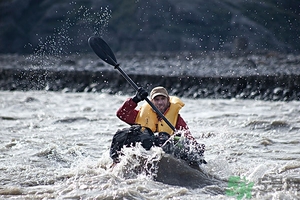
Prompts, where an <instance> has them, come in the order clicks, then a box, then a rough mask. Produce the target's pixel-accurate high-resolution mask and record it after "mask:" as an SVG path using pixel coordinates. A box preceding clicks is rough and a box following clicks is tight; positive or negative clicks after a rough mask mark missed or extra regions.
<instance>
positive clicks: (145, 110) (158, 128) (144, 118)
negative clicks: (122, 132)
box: [135, 96, 184, 135]
mask: <svg viewBox="0 0 300 200" xmlns="http://www.w3.org/2000/svg"><path fill="white" fill-rule="evenodd" d="M183 106H184V103H183V102H182V101H181V100H180V99H179V98H178V97H174V96H170V107H169V109H168V110H167V111H166V112H165V113H164V116H165V117H166V118H167V119H168V121H169V122H170V123H171V124H172V125H173V126H174V127H175V126H176V123H177V119H178V114H179V110H180V109H181V108H182V107H183ZM158 119H159V116H158V115H157V114H156V113H155V111H154V110H153V109H152V107H151V106H150V105H149V104H148V103H145V104H143V105H142V106H141V108H140V111H139V113H138V115H137V117H136V119H135V123H136V124H140V125H141V126H145V127H148V128H150V129H151V130H152V131H153V132H167V133H169V134H170V135H173V134H174V132H173V130H172V129H171V128H170V127H169V125H168V124H167V123H166V122H165V121H164V120H163V119H160V120H158Z"/></svg>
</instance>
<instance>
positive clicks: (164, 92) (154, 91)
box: [150, 86, 169, 99]
mask: <svg viewBox="0 0 300 200" xmlns="http://www.w3.org/2000/svg"><path fill="white" fill-rule="evenodd" d="M159 95H161V96H165V97H169V94H168V91H167V90H166V89H165V88H164V87H161V86H158V87H155V88H153V89H152V90H151V92H150V99H154V98H155V97H156V96H159Z"/></svg>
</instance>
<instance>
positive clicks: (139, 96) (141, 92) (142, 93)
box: [132, 87, 148, 103]
mask: <svg viewBox="0 0 300 200" xmlns="http://www.w3.org/2000/svg"><path fill="white" fill-rule="evenodd" d="M147 96H148V92H147V91H146V90H145V89H144V88H142V87H140V88H139V89H138V91H137V92H136V94H135V96H134V97H133V98H132V101H134V102H135V103H139V102H140V101H143V100H145V99H146V98H147Z"/></svg>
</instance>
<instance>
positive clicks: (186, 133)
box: [175, 115, 197, 142]
mask: <svg viewBox="0 0 300 200" xmlns="http://www.w3.org/2000/svg"><path fill="white" fill-rule="evenodd" d="M175 128H176V129H177V130H184V136H185V137H187V138H188V139H190V140H192V141H194V142H197V141H196V139H195V138H194V137H193V135H192V134H191V132H190V130H189V127H188V125H187V124H186V122H185V121H184V119H183V118H182V117H181V116H180V115H178V119H177V123H176V127H175Z"/></svg>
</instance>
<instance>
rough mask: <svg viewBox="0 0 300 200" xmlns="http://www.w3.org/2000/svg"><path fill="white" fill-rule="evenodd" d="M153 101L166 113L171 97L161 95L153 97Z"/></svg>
mask: <svg viewBox="0 0 300 200" xmlns="http://www.w3.org/2000/svg"><path fill="white" fill-rule="evenodd" d="M152 103H153V104H154V105H155V107H156V108H157V109H158V110H159V111H160V112H161V113H162V114H164V113H165V112H166V110H167V109H168V107H169V98H168V97H165V96H161V95H159V96H156V97H154V99H152Z"/></svg>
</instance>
